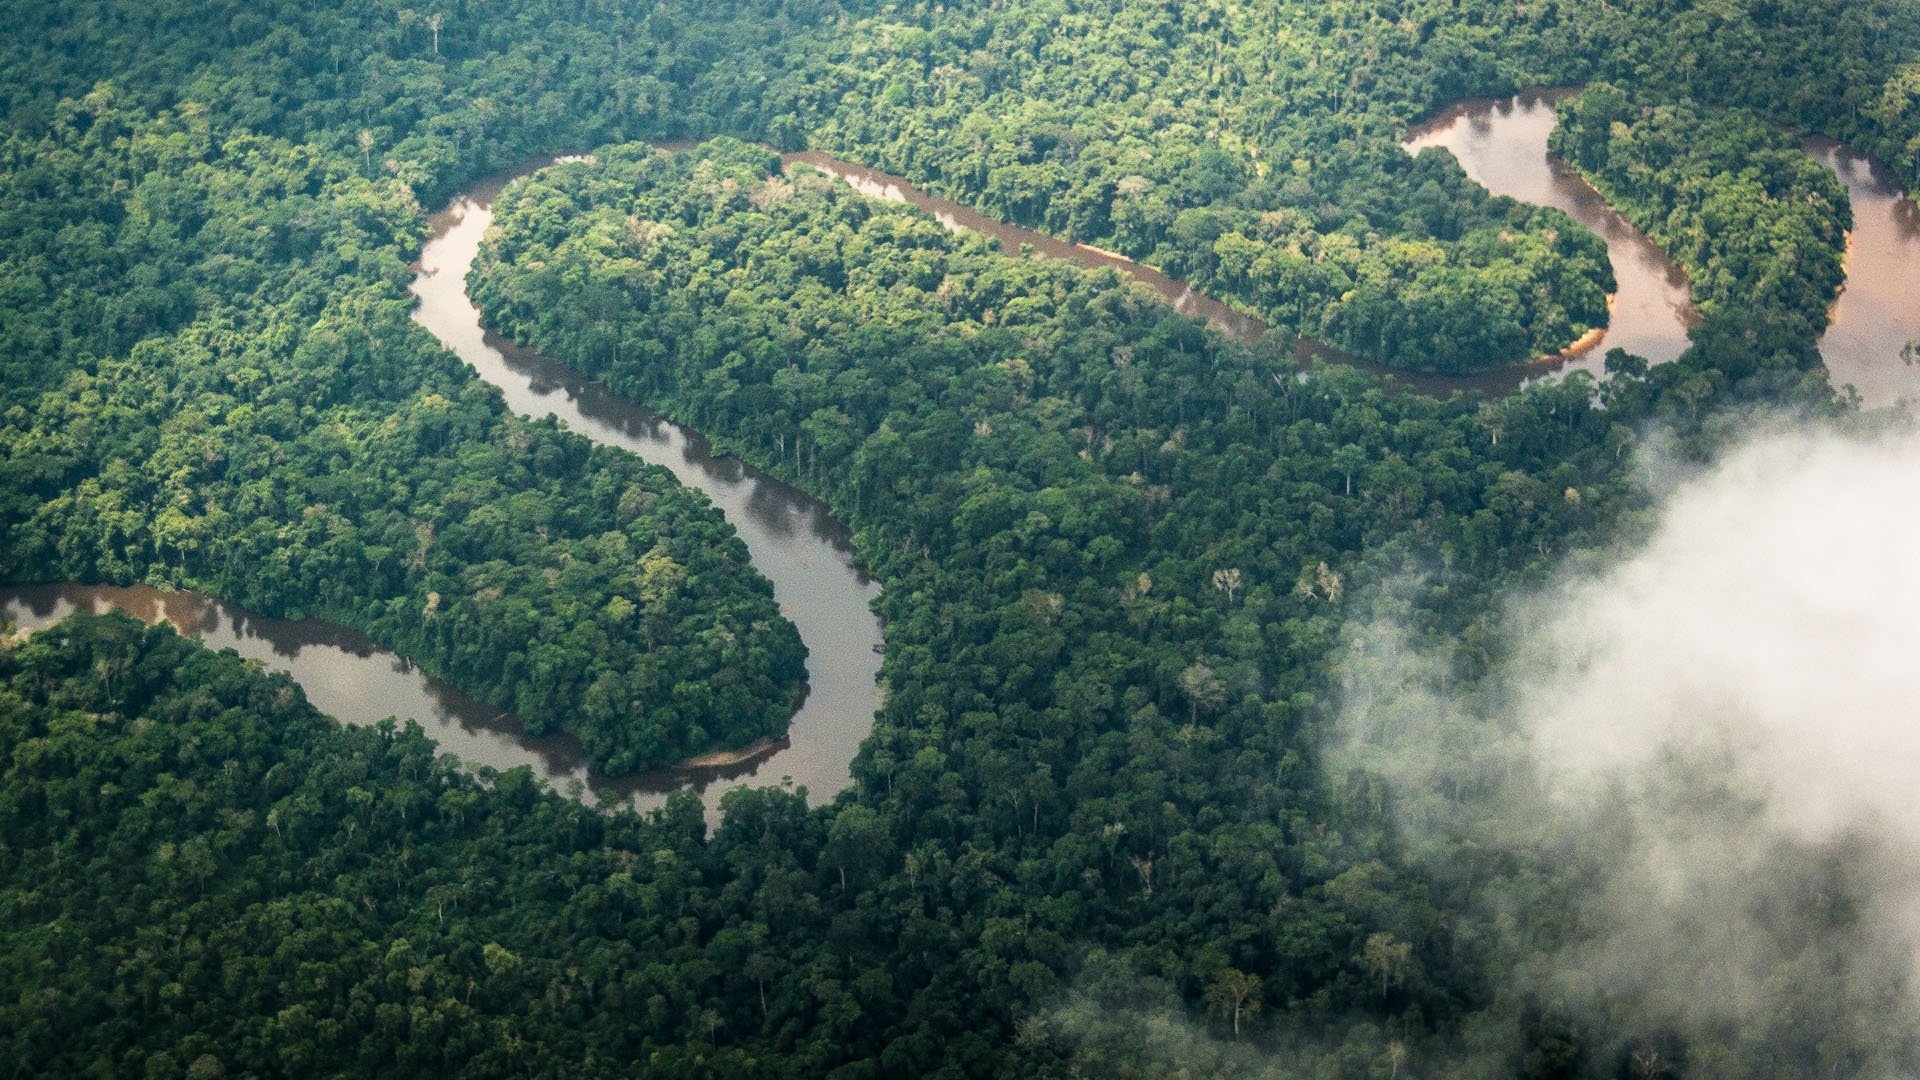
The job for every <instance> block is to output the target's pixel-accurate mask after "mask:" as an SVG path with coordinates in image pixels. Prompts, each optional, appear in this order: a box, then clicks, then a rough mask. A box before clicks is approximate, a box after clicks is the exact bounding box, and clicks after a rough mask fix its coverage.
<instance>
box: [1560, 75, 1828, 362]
mask: <svg viewBox="0 0 1920 1080" xmlns="http://www.w3.org/2000/svg"><path fill="white" fill-rule="evenodd" d="M1559 112H1560V124H1559V125H1558V126H1557V127H1555V128H1554V130H1553V135H1552V136H1551V141H1550V146H1551V147H1552V149H1553V151H1554V152H1555V153H1557V154H1559V155H1560V156H1562V157H1564V158H1566V159H1567V160H1568V161H1570V162H1572V163H1573V164H1574V165H1575V166H1576V167H1578V168H1579V169H1580V170H1581V172H1582V173H1584V174H1585V175H1586V176H1587V178H1588V179H1589V180H1591V181H1592V182H1593V184H1594V186H1595V187H1596V188H1598V189H1599V190H1600V193H1601V194H1602V195H1605V196H1606V197H1607V201H1608V203H1609V204H1610V205H1612V206H1613V207H1614V208H1616V209H1618V210H1619V211H1620V212H1621V213H1622V214H1624V215H1625V216H1626V217H1627V218H1628V219H1629V220H1631V221H1633V222H1634V223H1635V224H1636V225H1639V226H1640V227H1641V228H1642V229H1644V230H1645V231H1646V233H1647V235H1648V236H1649V237H1651V238H1652V239H1653V241H1654V242H1655V243H1657V244H1659V245H1660V247H1661V249H1662V250H1664V251H1666V252H1667V254H1669V255H1671V256H1672V257H1673V258H1674V260H1675V261H1677V262H1679V263H1680V264H1681V265H1682V266H1684V267H1685V268H1686V270H1687V276H1688V278H1689V279H1690V280H1691V282H1692V285H1693V296H1694V302H1695V303H1696V304H1697V305H1698V306H1699V308H1700V311H1701V314H1702V315H1703V316H1704V317H1706V318H1712V317H1714V316H1715V315H1717V314H1719V313H1721V312H1722V311H1724V310H1725V309H1728V308H1739V309H1744V310H1747V311H1751V312H1771V313H1774V314H1776V315H1778V316H1798V317H1799V318H1800V319H1801V320H1803V322H1804V324H1805V325H1804V328H1803V329H1801V331H1800V332H1801V333H1802V334H1803V335H1805V336H1806V337H1808V338H1813V337H1816V336H1817V335H1818V334H1819V332H1820V331H1821V330H1823V329H1825V328H1826V324H1827V309H1828V307H1829V306H1831V305H1832V303H1833V297H1834V293H1835V291H1836V290H1838V289H1839V287H1840V284H1841V283H1842V282H1843V281H1845V280H1846V267H1845V265H1844V256H1845V253H1846V235H1845V234H1846V231H1847V229H1849V228H1850V227H1852V224H1853V217H1852V215H1851V213H1850V212H1849V210H1848V207H1847V195H1846V190H1845V189H1844V188H1842V187H1841V186H1840V181H1839V180H1837V179H1836V178H1835V177H1834V175H1833V174H1832V173H1831V172H1828V171H1827V170H1826V169H1825V168H1824V167H1822V166H1821V165H1820V164H1819V163H1818V162H1816V161H1814V160H1813V159H1812V158H1810V157H1808V156H1807V155H1806V154H1805V153H1804V152H1803V151H1802V150H1801V149H1800V146H1799V143H1798V141H1797V140H1795V139H1794V138H1792V137H1791V136H1789V135H1787V134H1785V133H1784V132H1781V131H1780V130H1779V129H1777V128H1774V127H1772V126H1770V125H1768V124H1766V123H1764V122H1762V121H1761V120H1760V119H1758V118H1757V117H1754V116H1752V115H1749V114H1746V113H1740V112H1707V113H1705V114H1702V113H1700V112H1697V111H1696V110H1695V109H1694V108H1692V107H1691V106H1688V105H1681V104H1673V105H1660V106H1653V107H1647V108H1644V109H1643V108H1642V107H1640V106H1639V105H1637V104H1635V103H1634V102H1632V101H1630V100H1629V99H1628V97H1627V95H1626V94H1625V93H1623V92H1621V91H1620V90H1619V89H1617V88H1616V87H1613V86H1609V85H1606V84H1604V83H1603V84H1600V85H1598V86H1593V87H1590V88H1588V89H1587V90H1586V91H1585V92H1583V93H1581V94H1578V95H1575V96H1574V97H1572V98H1569V99H1567V100H1566V101H1564V102H1561V103H1560V105H1559Z"/></svg>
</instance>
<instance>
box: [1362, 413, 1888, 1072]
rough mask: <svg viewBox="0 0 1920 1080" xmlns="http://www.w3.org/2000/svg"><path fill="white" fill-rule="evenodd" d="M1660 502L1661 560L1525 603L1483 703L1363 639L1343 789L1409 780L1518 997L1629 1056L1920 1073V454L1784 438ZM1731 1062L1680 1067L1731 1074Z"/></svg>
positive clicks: (1571, 578) (1435, 652)
mask: <svg viewBox="0 0 1920 1080" xmlns="http://www.w3.org/2000/svg"><path fill="white" fill-rule="evenodd" d="M1649 483H1650V484H1652V485H1654V487H1655V489H1656V491H1658V492H1660V503H1661V508H1660V512H1659V518H1658V523H1657V525H1656V526H1655V527H1654V528H1653V530H1652V531H1651V533H1650V535H1649V536H1648V538H1647V539H1646V541H1645V542H1644V544H1642V545H1640V546H1638V547H1637V548H1636V549H1635V550H1634V552H1633V553H1632V554H1630V555H1628V556H1627V557H1625V558H1624V559H1623V560H1620V561H1617V562H1616V563H1614V564H1613V565H1611V566H1609V567H1606V568H1603V569H1595V568H1592V567H1591V566H1588V567H1583V568H1582V569H1579V570H1569V571H1568V573H1567V574H1566V575H1565V577H1564V578H1563V580H1561V581H1560V582H1558V583H1557V584H1555V585H1554V586H1552V587H1550V588H1547V589H1544V590H1541V591H1539V592H1537V593H1534V594H1531V595H1529V596H1526V597H1521V598H1515V599H1513V600H1512V601H1511V602H1510V603H1509V604H1507V605H1506V607H1505V608H1504V609H1503V618H1502V622H1501V625H1500V633H1499V637H1500V638H1501V650H1500V651H1501V659H1500V660H1499V661H1498V663H1497V664H1496V665H1495V670H1494V672H1493V673H1492V674H1491V675H1489V676H1488V677H1486V678H1484V679H1481V680H1478V681H1476V683H1475V684H1474V685H1473V686H1471V687H1466V688H1462V687H1458V686H1454V685H1450V681H1451V679H1450V676H1451V673H1452V672H1453V670H1454V667H1455V665H1454V664H1453V662H1452V658H1451V656H1450V655H1449V651H1448V649H1447V648H1446V647H1444V646H1435V645H1430V644H1426V643H1422V644H1420V645H1415V644H1413V643H1411V641H1410V639H1409V636H1408V634H1407V633H1406V632H1405V631H1404V630H1403V629H1402V628H1401V627H1399V626H1398V625H1395V624H1392V623H1374V624H1369V625H1366V626H1356V627H1352V628H1350V630H1349V635H1348V637H1349V642H1350V649H1349V659H1348V661H1347V663H1346V665H1345V668H1344V677H1345V683H1346V693H1345V698H1344V703H1343V704H1344V708H1343V722H1342V726H1341V731H1340V738H1339V739H1338V740H1337V741H1336V744H1335V746H1334V747H1332V748H1331V750H1330V752H1329V755H1328V767H1329V769H1330V770H1331V771H1332V774H1333V776H1334V779H1335V782H1336V783H1341V784H1348V785H1351V784H1352V783H1354V782H1356V780H1357V778H1360V777H1366V778H1369V781H1370V782H1373V783H1377V784H1379V785H1380V786H1381V787H1383V789H1384V791H1383V793H1382V795H1381V801H1382V803H1383V805H1386V806H1388V807H1389V809H1390V811H1391V812H1392V813H1393V815H1394V817H1395V819H1396V821H1397V822H1398V823H1399V825H1400V826H1401V830H1402V836H1403V839H1404V840H1405V841H1406V847H1407V850H1408V851H1409V852H1411V853H1412V857H1414V858H1416V859H1419V860H1422V861H1423V862H1424V864H1425V869H1426V871H1427V872H1429V873H1431V874H1433V875H1434V876H1435V878H1436V880H1440V881H1448V880H1450V879H1451V880H1452V881H1453V882H1454V891H1453V893H1452V896H1453V897H1454V898H1455V900H1456V901H1457V902H1460V903H1462V904H1464V905H1470V906H1472V907H1473V909H1474V910H1473V911H1471V912H1470V913H1469V915H1468V917H1470V918H1473V919H1476V920H1479V921H1480V923H1481V924H1482V925H1483V926H1485V927H1489V928H1497V929H1496V930H1494V931H1492V932H1493V934H1494V936H1495V937H1497V938H1499V939H1501V940H1503V941H1504V944H1503V945H1501V946H1499V947H1498V949H1499V951H1500V953H1501V957H1502V960H1501V962H1502V963H1504V964H1507V965H1509V968H1510V978H1511V981H1512V983H1513V984H1514V986H1515V987H1516V988H1519V989H1522V990H1524V991H1525V992H1527V993H1529V994H1531V995H1533V996H1534V997H1535V998H1536V999H1537V1000H1540V1001H1544V1002H1547V1003H1549V1004H1552V1005H1554V1006H1555V1007H1564V1008H1567V1009H1570V1010H1574V1011H1576V1012H1577V1013H1578V1014H1579V1015H1581V1016H1582V1017H1583V1018H1584V1019H1585V1020H1586V1022H1588V1023H1589V1024H1590V1027H1591V1034H1592V1035H1593V1037H1595V1038H1597V1039H1601V1040H1603V1041H1604V1040H1612V1045H1611V1049H1610V1052H1613V1053H1619V1054H1625V1053H1628V1052H1629V1051H1630V1050H1631V1049H1632V1048H1634V1047H1645V1046H1649V1045H1653V1043H1654V1042H1657V1041H1658V1040H1660V1039H1667V1040H1669V1043H1670V1044H1671V1043H1672V1042H1673V1040H1679V1042H1680V1043H1684V1044H1686V1045H1689V1046H1691V1047H1693V1049H1694V1052H1699V1051H1700V1049H1701V1048H1702V1047H1710V1048H1713V1050H1714V1051H1715V1052H1721V1053H1724V1054H1727V1055H1730V1056H1729V1057H1727V1058H1725V1059H1724V1060H1723V1064H1724V1063H1725V1061H1735V1062H1738V1061H1760V1060H1764V1059H1766V1058H1768V1056H1769V1055H1771V1056H1772V1061H1773V1066H1772V1067H1774V1068H1776V1069H1780V1070H1782V1071H1781V1072H1779V1075H1794V1074H1795V1070H1796V1069H1797V1068H1799V1067H1801V1065H1804V1066H1805V1067H1806V1068H1815V1067H1818V1068H1820V1069H1822V1070H1823V1071H1831V1072H1833V1073H1835V1074H1837V1075H1899V1074H1900V1070H1901V1069H1902V1068H1904V1067H1906V1066H1907V1065H1909V1064H1911V1063H1912V1062H1913V1060H1914V1058H1913V1056H1912V1055H1913V1054H1914V1053H1915V1047H1914V1045H1913V1034H1912V1033H1913V1032H1914V1031H1916V1030H1920V1009H1916V1008H1915V1006H1914V1001H1913V997H1912V995H1911V993H1910V988H1909V984H1910V983H1911V982H1912V978H1913V975H1914V972H1915V970H1916V959H1920V953H1917V952H1916V942H1920V856H1917V855H1916V853H1920V497H1916V496H1917V495H1920V434H1916V433H1915V432H1913V431H1911V430H1902V431H1900V432H1897V433H1885V432H1882V433H1877V434H1842V433H1837V432H1833V431H1812V432H1810V431H1805V430H1787V429H1782V428H1778V427H1775V428H1771V429H1769V430H1766V431H1765V433H1763V434H1760V435H1757V436H1756V437H1754V438H1752V439H1750V440H1749V441H1748V442H1746V443H1745V444H1744V445H1743V446H1741V447H1738V448H1736V449H1733V450H1731V451H1729V452H1728V453H1726V454H1725V455H1724V456H1723V458H1722V459H1721V461H1720V462H1719V463H1718V464H1716V465H1714V466H1713V467H1711V468H1709V469H1706V470H1704V471H1699V472H1695V473H1692V474H1688V475H1684V476H1683V475H1680V470H1677V469H1674V468H1665V469H1660V470H1652V471H1650V472H1649ZM1488 852H1492V853H1495V854H1494V856H1493V857H1491V858H1489V857H1486V855H1485V853H1488ZM1516 866H1517V867H1521V868H1522V869H1520V870H1514V869H1512V868H1513V867H1516ZM1487 867H1499V868H1501V869H1499V870H1498V871H1493V872H1490V871H1489V870H1487V869H1486V868H1487ZM1494 872H1497V873H1498V874H1499V875H1500V876H1499V880H1498V881H1496V882H1482V881H1479V880H1475V881H1472V882H1463V881H1462V879H1463V878H1467V877H1473V876H1475V875H1479V876H1481V877H1485V876H1487V875H1488V874H1489V873H1494ZM1823 1054H1824V1055H1829V1056H1834V1059H1833V1060H1832V1061H1827V1062H1825V1063H1824V1064H1823V1063H1822V1058H1821V1055H1823ZM1704 1060H1706V1059H1704V1058H1703V1059H1699V1060H1695V1061H1690V1062H1681V1061H1675V1062H1670V1063H1669V1065H1670V1066H1671V1067H1672V1070H1673V1073H1672V1074H1674V1075H1680V1074H1694V1073H1698V1074H1701V1075H1708V1074H1713V1075H1719V1074H1720V1073H1715V1072H1714V1070H1713V1069H1711V1068H1707V1067H1706V1066H1704V1065H1702V1064H1701V1061H1704Z"/></svg>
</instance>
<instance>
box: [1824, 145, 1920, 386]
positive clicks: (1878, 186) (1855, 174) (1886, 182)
mask: <svg viewBox="0 0 1920 1080" xmlns="http://www.w3.org/2000/svg"><path fill="white" fill-rule="evenodd" d="M1804 145H1805V147H1806V151H1807V153H1809V154H1811V155H1812V156H1813V158H1814V159H1815V160H1816V161H1818V162H1820V163H1821V164H1822V165H1825V166H1826V167H1827V168H1829V169H1832V170H1833V171H1834V174H1835V175H1837V176H1838V177H1839V178H1840V182H1841V183H1843V184H1845V185H1846V186H1847V197H1848V199H1849V201H1851V202H1852V203H1853V231H1852V232H1850V233H1848V234H1847V283H1846V285H1844V286H1842V287H1841V290H1840V298H1839V299H1838V300H1836V301H1835V302H1834V305H1833V311H1832V313H1831V321H1830V322H1829V323H1828V325H1827V332H1826V334H1825V335H1824V336H1822V337H1821V339H1820V355H1821V357H1822V358H1823V359H1825V360H1826V362H1827V373H1828V375H1829V376H1830V377H1831V378H1832V380H1833V385H1834V386H1836V387H1845V386H1852V387H1853V388H1854V389H1856V390H1858V391H1859V392H1860V400H1861V402H1862V403H1864V404H1866V405H1869V406H1875V405H1894V404H1898V403H1900V402H1903V401H1904V402H1908V403H1920V364H1916V363H1909V362H1907V361H1906V360H1905V359H1904V358H1903V357H1902V355H1901V353H1902V350H1903V349H1904V348H1905V347H1906V346H1907V345H1909V344H1911V343H1913V342H1916V341H1920V206H1916V205H1915V203H1914V201H1913V199H1912V198H1910V197H1908V195H1907V192H1906V191H1905V189H1903V188H1902V187H1901V186H1900V182H1899V181H1898V180H1897V179H1895V178H1894V175H1893V170H1891V169H1889V168H1887V167H1886V166H1885V165H1882V164H1881V163H1880V162H1878V161H1875V160H1874V159H1873V158H1870V157H1868V156H1866V155H1865V154H1862V153H1859V152H1858V151H1855V150H1852V149H1850V148H1848V147H1846V146H1843V145H1841V144H1840V143H1837V142H1835V141H1833V140H1832V139H1826V138H1812V139H1808V140H1806V142H1805V144H1804Z"/></svg>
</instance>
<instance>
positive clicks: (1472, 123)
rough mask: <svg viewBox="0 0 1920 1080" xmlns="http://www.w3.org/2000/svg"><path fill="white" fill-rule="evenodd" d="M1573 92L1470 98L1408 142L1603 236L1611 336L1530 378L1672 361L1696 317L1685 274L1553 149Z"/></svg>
mask: <svg viewBox="0 0 1920 1080" xmlns="http://www.w3.org/2000/svg"><path fill="white" fill-rule="evenodd" d="M1570 93H1572V91H1568V90H1558V91H1529V92H1528V93H1524V94H1520V95H1518V96H1516V97H1512V98H1501V99H1475V100H1472V101H1463V102H1461V103H1459V104H1457V105H1454V106H1452V107H1451V108H1449V109H1447V110H1445V111H1444V112H1442V113H1440V114H1439V115H1438V116H1436V117H1434V118H1433V119H1431V120H1428V121H1426V122H1425V123H1423V124H1420V125H1419V126H1417V127H1415V128H1414V129H1413V130H1412V131H1411V132H1410V133H1409V134H1408V136H1407V140H1406V142H1405V143H1403V144H1402V145H1404V146H1405V147H1406V148H1407V150H1408V151H1409V152H1410V153H1415V154H1417V153H1419V152H1420V151H1422V150H1424V149H1426V148H1427V147H1429V146H1439V147H1444V148H1445V149H1447V150H1448V151H1450V152H1451V153H1452V154H1453V156H1454V157H1455V158H1458V159H1459V161H1460V166H1461V168H1463V169H1465V170H1466V173H1467V175H1468V176H1470V177H1472V178H1473V179H1474V180H1475V181H1476V182H1478V183H1479V184H1480V185H1481V186H1482V187H1484V188H1486V189H1487V190H1488V191H1491V192H1493V193H1494V194H1496V195H1506V196H1509V197H1511V198H1514V199H1518V200H1520V201H1522V202H1528V203H1534V204H1537V205H1540V206H1552V207H1556V208H1558V209H1560V210H1563V211H1565V212H1566V214H1567V216H1568V217H1571V218H1573V219H1574V220H1575V221H1578V222H1579V223H1580V224H1582V225H1585V226H1586V227H1587V228H1589V229H1592V230H1593V231H1594V232H1595V233H1596V234H1598V235H1599V237H1600V238H1601V239H1602V240H1605V241H1606V243H1607V257H1608V259H1609V260H1611V261H1612V263H1613V275H1614V278H1615V280H1616V281H1617V282H1618V291H1617V292H1616V293H1615V294H1614V296H1613V298H1612V301H1611V303H1610V304H1609V308H1610V311H1611V316H1610V318H1609V320H1608V322H1609V325H1608V327H1607V329H1606V332H1605V333H1604V334H1602V335H1600V336H1599V337H1598V338H1597V339H1593V340H1591V341H1586V342H1582V343H1581V345H1582V347H1581V348H1579V349H1578V350H1576V351H1571V352H1570V354H1563V355H1562V356H1558V357H1554V358H1551V359H1549V360H1545V361H1541V362H1537V363H1535V364H1530V365H1527V366H1526V367H1525V368H1524V369H1523V372H1524V375H1525V377H1528V378H1535V377H1539V376H1543V375H1548V374H1565V373H1566V372H1569V371H1581V370H1584V371H1590V372H1592V373H1593V374H1594V375H1595V376H1596V377H1598V376H1599V375H1600V374H1601V371H1602V365H1603V364H1604V362H1605V359H1606V355H1607V351H1608V350H1610V349H1615V348H1620V349H1625V350H1627V351H1628V352H1630V353H1633V354H1635V355H1638V356H1644V357H1646V358H1647V359H1648V360H1650V361H1652V362H1654V363H1656V364H1660V363H1666V362H1667V361H1669V360H1673V359H1676V358H1678V357H1679V355H1680V354H1681V353H1682V352H1684V351H1685V350H1686V347H1687V329H1688V328H1689V327H1690V326H1692V325H1693V322H1694V321H1695V318H1696V316H1695V312H1694V310H1693V304H1692V301H1691V299H1690V297H1689V293H1688V286H1687V275H1686V271H1684V270H1682V269H1681V268H1680V267H1679V266H1678V265H1677V264H1676V263H1674V262H1673V260H1671V259H1669V258H1667V257H1666V255H1665V254H1664V253H1662V252H1661V250H1660V249H1659V248H1658V247H1656V246H1655V245H1654V243H1653V241H1651V240H1649V239H1647V237H1646V235H1645V234H1643V233H1641V232H1640V230H1638V229H1636V228H1634V227H1633V226H1632V225H1631V224H1629V223H1628V222H1627V220H1626V219H1625V218H1623V217H1621V216H1620V215H1619V214H1617V213H1615V212H1614V211H1613V209H1612V208H1611V207H1609V206H1608V205H1607V203H1606V200H1605V199H1602V198H1601V197H1600V193H1599V192H1597V191H1595V190H1594V189H1593V186H1592V185H1590V184H1588V183H1587V182H1586V181H1585V180H1583V179H1581V177H1580V176H1579V175H1578V174H1577V173H1575V172H1574V171H1573V169H1572V168H1570V167H1569V166H1568V165H1566V163H1564V162H1562V161H1560V160H1559V159H1558V158H1555V157H1554V156H1552V155H1551V154H1549V153H1547V135H1548V134H1549V133H1550V132H1552V131H1553V126H1554V124H1556V123H1558V122H1559V118H1558V117H1557V116H1556V115H1555V114H1554V111H1553V103H1554V101H1556V100H1558V99H1559V98H1561V97H1564V96H1566V95H1567V94H1570ZM1489 389H1492V388H1491V387H1489Z"/></svg>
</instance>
